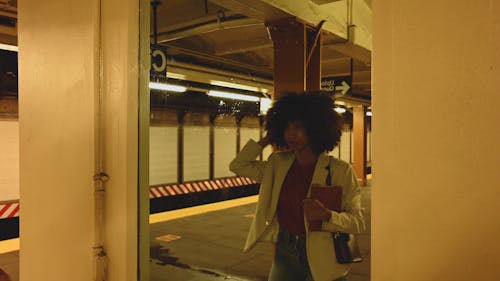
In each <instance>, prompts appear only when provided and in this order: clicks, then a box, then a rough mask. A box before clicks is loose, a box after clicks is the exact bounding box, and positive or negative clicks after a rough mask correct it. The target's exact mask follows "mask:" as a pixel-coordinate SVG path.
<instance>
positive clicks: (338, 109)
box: [333, 106, 346, 114]
mask: <svg viewBox="0 0 500 281" xmlns="http://www.w3.org/2000/svg"><path fill="white" fill-rule="evenodd" d="M333 110H335V111H336V112H337V113H339V114H342V113H344V112H346V109H345V108H343V107H338V106H337V107H334V108H333Z"/></svg>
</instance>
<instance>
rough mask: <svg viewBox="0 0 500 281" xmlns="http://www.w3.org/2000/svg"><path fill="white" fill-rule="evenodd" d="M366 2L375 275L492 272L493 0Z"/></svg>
mask: <svg viewBox="0 0 500 281" xmlns="http://www.w3.org/2000/svg"><path fill="white" fill-rule="evenodd" d="M372 4H373V62H374V63H373V69H372V71H373V76H372V77H373V84H372V85H373V92H372V94H373V99H372V109H373V120H372V122H373V143H372V144H373V146H372V148H373V150H372V160H373V161H372V162H373V164H374V165H373V169H374V172H373V175H374V176H373V185H372V206H373V211H372V232H371V233H372V240H371V241H372V244H371V245H372V264H371V280H372V281H403V280H404V281H420V280H453V281H469V280H498V278H499V276H500V266H499V265H500V243H498V237H500V220H499V219H498V216H497V214H498V212H499V198H500V189H499V184H498V177H497V175H498V171H499V159H500V149H499V143H500V129H499V128H500V127H499V124H498V120H499V116H500V113H499V109H498V104H500V95H499V89H500V79H498V77H500V48H499V47H498V46H500V4H499V3H498V1H489V0H477V1H474V2H471V1H452V0H443V1H437V2H432V3H431V2H425V3H424V2H422V1H396V0H380V1H379V0H377V1H372Z"/></svg>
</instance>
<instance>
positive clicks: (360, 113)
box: [352, 106, 366, 186]
mask: <svg viewBox="0 0 500 281" xmlns="http://www.w3.org/2000/svg"><path fill="white" fill-rule="evenodd" d="M352 109H353V117H352V118H353V126H352V127H353V128H352V131H353V143H354V145H353V150H354V151H353V154H354V159H353V163H352V165H353V167H354V171H355V172H356V176H357V177H358V181H359V184H360V185H361V186H365V185H366V117H365V107H364V106H355V107H353V108H352Z"/></svg>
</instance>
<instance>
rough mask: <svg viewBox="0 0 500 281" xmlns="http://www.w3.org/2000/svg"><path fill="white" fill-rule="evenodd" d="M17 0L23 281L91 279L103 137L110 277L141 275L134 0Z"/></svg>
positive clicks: (118, 280) (120, 280)
mask: <svg viewBox="0 0 500 281" xmlns="http://www.w3.org/2000/svg"><path fill="white" fill-rule="evenodd" d="M18 5H19V7H18V11H19V13H18V15H19V97H20V99H19V124H20V129H19V131H20V175H21V177H20V193H21V198H22V200H21V205H22V208H21V214H20V216H21V218H22V219H21V225H20V235H21V245H20V248H21V249H20V278H21V281H31V280H52V281H67V280H71V281H79V280H82V281H83V280H85V281H88V280H93V275H94V266H93V256H92V255H93V249H92V247H93V246H94V245H95V244H94V236H95V233H94V232H95V226H94V214H95V212H94V203H95V202H94V181H93V175H94V174H95V173H96V172H98V171H99V169H98V165H97V162H98V161H97V158H98V155H99V149H98V148H99V145H98V144H99V140H100V139H102V141H103V142H102V144H103V145H102V151H103V153H102V156H103V171H104V172H106V173H108V174H109V176H110V180H109V182H107V183H106V190H107V193H106V207H105V214H104V221H105V225H106V226H105V231H104V246H105V250H106V252H107V254H108V256H109V260H110V263H109V272H108V279H107V280H110V281H123V280H137V278H136V276H137V162H138V161H137V130H138V125H137V122H138V115H137V108H138V105H137V99H138V68H139V67H138V46H139V44H138V37H139V32H138V30H139V24H138V19H139V14H138V10H139V4H138V1H136V0H129V1H119V0H102V1H97V0H92V1H58V0H49V1H34V0H26V1H19V2H18ZM100 93H101V94H102V97H101V98H99V95H100ZM99 100H102V107H100V106H99ZM99 108H102V114H101V115H100V116H101V118H102V119H99V118H98V116H99V115H98V112H99ZM100 120H102V122H101V121H100ZM99 124H102V128H103V130H102V135H101V136H102V138H101V137H100V135H99V129H98V128H99V126H98V125H99Z"/></svg>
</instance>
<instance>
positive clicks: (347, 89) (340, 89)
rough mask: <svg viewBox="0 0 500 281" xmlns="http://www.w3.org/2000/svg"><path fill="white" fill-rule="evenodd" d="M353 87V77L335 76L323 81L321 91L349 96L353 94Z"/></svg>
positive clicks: (325, 78)
mask: <svg viewBox="0 0 500 281" xmlns="http://www.w3.org/2000/svg"><path fill="white" fill-rule="evenodd" d="M351 86H352V78H351V76H334V77H324V78H322V79H321V90H323V91H326V92H330V93H332V94H339V95H342V96H344V95H349V94H350V93H351Z"/></svg>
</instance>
